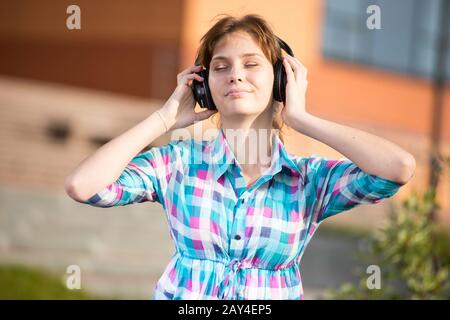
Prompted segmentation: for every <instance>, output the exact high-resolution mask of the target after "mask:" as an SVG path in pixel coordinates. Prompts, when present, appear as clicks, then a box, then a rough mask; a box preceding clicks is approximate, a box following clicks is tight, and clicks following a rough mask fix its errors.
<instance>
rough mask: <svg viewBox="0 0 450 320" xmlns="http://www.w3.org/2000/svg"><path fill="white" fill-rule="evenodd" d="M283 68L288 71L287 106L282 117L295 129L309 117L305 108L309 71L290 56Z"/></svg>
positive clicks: (286, 58) (282, 112)
mask: <svg viewBox="0 0 450 320" xmlns="http://www.w3.org/2000/svg"><path fill="white" fill-rule="evenodd" d="M283 66H284V68H285V70H286V75H287V83H286V104H285V106H284V107H283V110H282V111H281V116H282V117H283V121H284V122H285V123H286V124H287V125H288V126H289V127H295V126H294V124H295V123H298V121H300V120H301V119H302V118H303V117H306V116H308V113H307V112H306V107H305V102H306V88H307V86H308V80H307V79H306V77H307V75H308V70H307V69H306V67H305V66H304V65H303V64H302V63H301V62H300V61H299V60H298V59H297V58H295V57H292V56H290V55H287V56H285V58H284V59H283Z"/></svg>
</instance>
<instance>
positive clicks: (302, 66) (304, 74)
mask: <svg viewBox="0 0 450 320" xmlns="http://www.w3.org/2000/svg"><path fill="white" fill-rule="evenodd" d="M293 60H294V61H295V63H296V64H297V65H298V66H299V70H300V73H301V74H302V75H303V78H306V77H307V75H308V69H307V68H306V67H305V65H304V64H303V63H301V62H300V60H298V59H297V58H295V57H294V58H293Z"/></svg>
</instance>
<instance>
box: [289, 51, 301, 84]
mask: <svg viewBox="0 0 450 320" xmlns="http://www.w3.org/2000/svg"><path fill="white" fill-rule="evenodd" d="M287 60H288V62H289V64H290V65H291V67H292V70H294V77H295V79H296V80H298V79H299V78H300V75H301V74H302V71H301V65H300V64H299V63H298V62H297V61H296V58H294V57H292V56H290V55H288V56H287Z"/></svg>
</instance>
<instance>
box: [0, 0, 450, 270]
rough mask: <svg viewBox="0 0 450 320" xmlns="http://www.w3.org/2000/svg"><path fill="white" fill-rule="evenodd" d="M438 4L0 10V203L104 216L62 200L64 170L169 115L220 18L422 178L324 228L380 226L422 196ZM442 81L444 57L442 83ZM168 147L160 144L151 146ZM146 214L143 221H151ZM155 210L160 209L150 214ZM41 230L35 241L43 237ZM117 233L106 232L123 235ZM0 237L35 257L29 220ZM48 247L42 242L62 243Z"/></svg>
mask: <svg viewBox="0 0 450 320" xmlns="http://www.w3.org/2000/svg"><path fill="white" fill-rule="evenodd" d="M441 1H442V0H434V1H427V2H425V1H420V0H396V1H368V0H345V1H344V0H340V1H325V0H320V1H309V0H286V1H281V2H280V1H256V0H252V1H237V0H230V1H227V2H223V1H206V0H165V1H161V0H153V1H144V0H142V1H140V0H129V1H105V0H96V1H91V0H78V1H76V3H74V2H73V1H65V0H64V1H51V0H41V1H24V0H17V1H9V2H7V3H5V4H3V5H2V10H1V11H0V186H1V187H2V188H3V190H5V192H9V191H6V190H10V189H11V190H13V189H14V190H18V191H17V192H16V193H14V195H10V194H9V193H3V195H2V196H3V197H5V198H6V197H14V198H15V199H20V198H21V196H20V190H27V192H28V191H29V190H31V191H32V192H36V193H42V192H47V193H48V194H50V195H52V194H53V195H55V196H56V195H58V198H57V199H59V200H57V201H67V203H70V204H71V207H70V208H69V204H65V205H64V209H62V208H61V207H60V208H59V209H55V210H66V211H67V212H73V213H74V214H76V212H78V211H79V210H81V209H82V208H84V209H86V210H90V212H93V211H95V210H98V209H93V208H89V209H88V208H85V206H83V205H81V204H77V203H75V202H73V201H72V202H71V200H70V199H68V197H67V196H66V195H65V194H64V190H63V183H64V178H65V176H66V175H67V174H68V172H69V171H70V170H72V169H73V168H74V166H75V165H76V164H78V163H79V162H80V161H81V160H82V159H83V158H84V157H86V156H88V155H89V154H91V153H92V152H94V151H95V150H96V148H98V147H99V146H100V145H102V144H104V143H105V142H107V141H108V140H109V139H111V138H113V137H115V136H117V135H118V134H120V133H121V132H124V131H125V130H127V129H128V128H130V127H131V126H133V125H135V124H137V123H138V122H139V121H141V120H143V119H144V117H146V116H148V115H149V114H151V113H152V112H154V110H156V108H159V107H161V106H162V105H163V103H164V101H165V100H166V99H167V98H168V97H169V96H170V94H171V93H172V91H173V89H174V88H175V86H176V75H177V73H178V72H180V71H181V70H183V69H185V68H187V67H188V66H190V65H192V64H193V63H194V58H195V54H196V50H197V47H198V44H199V40H200V38H201V36H202V35H203V34H204V33H205V32H206V31H207V30H208V28H209V27H211V26H212V24H213V23H214V20H213V18H214V17H215V16H216V15H218V14H220V13H229V14H233V15H243V14H246V13H257V14H260V15H262V16H263V17H265V18H266V19H267V20H268V21H269V22H270V24H271V25H272V27H273V29H274V31H275V32H276V33H277V35H278V36H280V37H281V38H282V39H284V40H285V41H286V42H287V43H288V44H289V45H290V46H291V48H292V49H293V50H294V52H295V54H296V57H298V58H299V59H300V61H302V63H303V64H304V65H305V66H306V67H307V68H308V78H309V86H308V92H307V110H308V111H309V112H311V113H312V114H314V115H317V116H319V117H323V118H325V119H327V120H331V121H336V122H339V123H342V124H346V125H349V126H352V127H355V128H359V129H362V130H365V131H368V132H371V133H374V134H376V135H379V136H381V137H383V138H386V139H388V140H390V141H392V142H394V143H397V144H399V145H400V146H402V147H403V148H405V149H406V150H408V151H409V152H411V153H412V154H413V155H414V156H415V158H416V161H417V170H416V174H415V176H414V178H413V180H412V181H411V182H410V183H409V184H408V185H407V186H405V187H404V188H402V189H401V190H400V192H399V193H398V194H397V195H396V196H395V197H394V199H389V200H387V201H386V203H382V204H379V205H377V206H362V207H357V208H355V209H353V210H352V212H353V213H351V214H349V213H344V214H341V215H339V216H336V217H334V218H333V219H330V221H331V220H333V222H330V223H336V224H344V225H358V226H362V227H369V228H371V227H374V226H376V225H378V223H379V221H380V220H381V218H382V217H383V216H384V214H386V213H387V211H388V207H387V204H389V203H391V202H400V200H401V199H402V198H404V197H405V196H407V195H409V194H410V193H411V192H412V191H414V190H417V191H419V192H421V191H424V190H425V189H426V188H427V183H428V174H429V170H430V168H429V164H428V161H429V158H428V157H429V147H430V139H429V135H430V131H431V127H430V125H431V117H432V113H431V111H432V104H433V90H432V80H431V77H432V74H433V66H434V63H435V59H436V47H437V45H436V41H437V36H436V35H437V31H438V20H439V6H440V4H441ZM72 4H76V5H78V6H79V7H80V9H81V30H69V29H68V28H67V27H66V19H67V18H68V16H69V14H67V13H66V10H67V7H68V6H69V5H72ZM370 4H378V5H379V6H380V8H381V26H382V29H381V30H369V29H368V28H367V27H366V19H367V17H368V16H369V14H368V13H367V12H366V9H367V7H368V6H369V5H370ZM449 71H450V54H448V55H447V70H446V72H447V79H448V75H449V74H450V72H449ZM449 94H450V91H449V90H448V88H447V89H446V92H445V99H444V108H443V110H444V113H443V117H442V119H441V121H442V124H443V125H442V132H441V139H442V144H441V150H442V152H443V154H446V155H450V125H449V124H450V102H449V101H450V100H449ZM207 122H208V123H207V125H208V126H213V124H212V122H211V121H207ZM285 137H286V138H285V140H286V144H287V147H288V150H289V151H290V152H291V153H294V154H298V155H309V154H322V155H325V156H329V157H338V156H340V155H339V154H338V153H337V152H336V151H334V150H332V149H331V148H329V147H327V146H325V145H323V144H322V143H320V142H318V141H315V140H313V139H310V138H308V137H305V136H302V135H300V134H298V133H296V132H294V131H293V130H287V131H286V135H285ZM168 138H169V137H168V135H166V136H164V137H161V138H160V139H158V140H157V141H155V142H154V143H153V145H160V144H162V143H165V142H167V141H168ZM449 181H450V175H449V173H448V171H446V172H444V175H443V176H442V178H441V183H440V185H439V189H438V200H439V202H440V204H441V209H440V210H439V214H438V217H439V219H440V221H441V223H442V224H443V225H446V226H447V227H448V226H450V183H449ZM31 198H32V197H30V196H26V199H27V200H30V199H31ZM55 199H56V198H55ZM62 199H64V200H62ZM27 200H24V201H27ZM49 201H51V200H49ZM55 201H56V200H55ZM8 203H10V204H9V207H8V206H6V204H3V208H2V211H4V212H5V211H8V213H7V214H8V217H12V216H14V215H15V214H17V213H16V212H14V211H13V209H11V208H13V206H14V204H11V203H12V202H8ZM143 206H144V205H140V206H139V209H140V210H142V211H146V210H148V208H147V207H143ZM116 209H118V210H123V211H125V210H138V208H137V206H136V207H135V208H114V209H111V210H116ZM23 210H27V209H23ZM152 210H160V208H156V207H155V206H152ZM116 211H117V210H116ZM2 214H5V213H2ZM52 214H53V215H54V214H55V212H54V211H53V212H47V211H45V210H44V209H43V210H42V211H41V213H39V214H36V216H38V217H41V218H35V220H33V219H31V220H33V221H35V222H36V221H38V222H39V221H42V219H44V221H47V220H46V219H50V220H51V219H52V218H51V216H52ZM103 214H104V213H103ZM31 215H33V214H31ZM123 215H124V216H125V213H123ZM151 216H152V218H151V219H153V218H154V217H155V216H158V219H160V223H161V224H160V225H161V227H162V228H165V227H166V226H164V223H165V220H164V216H163V215H162V213H161V212H159V213H158V214H155V215H154V213H152V214H151ZM42 217H46V218H42ZM84 217H86V216H84ZM130 217H131V219H132V217H133V216H128V217H127V218H124V219H130ZM11 219H12V218H11ZM39 219H41V220H39ZM117 219H119V218H117ZM98 221H102V220H100V219H99V220H98ZM116 221H119V220H116ZM151 221H153V220H151ZM38 222H36V223H38ZM129 222H130V221H129ZM99 223H100V222H99ZM104 223H105V224H107V223H108V221H105V222H104ZM139 223H142V222H139ZM43 225H44V223H43V224H42V228H43V229H42V230H41V231H40V232H42V233H46V231H45V230H46V229H45V227H44V226H43ZM119 225H120V223H117V224H115V225H114V226H110V230H117V232H118V233H119V232H120V226H119ZM3 226H4V227H3V228H2V229H0V249H1V248H3V249H4V250H5V252H7V250H8V248H10V247H12V246H14V245H15V244H17V243H22V244H24V246H25V245H29V246H32V243H34V242H33V241H36V238H35V237H34V236H33V230H34V229H33V228H32V227H30V226H27V222H26V221H22V222H21V223H20V224H14V223H12V222H11V223H10V224H9V225H8V228H10V229H8V230H6V227H5V226H6V224H4V225H3ZM60 227H61V228H62V227H63V224H61V225H60ZM0 228H1V227H0ZM81 228H82V226H80V229H79V230H81ZM114 228H116V229H114ZM16 229H17V230H19V231H17V232H16V231H11V230H16ZM24 230H25V231H24ZM84 230H86V229H84ZM164 230H166V229H164ZM14 232H15V233H14ZM83 232H84V231H83ZM143 232H144V231H143ZM24 234H25V235H26V236H23V235H24ZM76 234H77V233H74V237H76ZM80 234H82V232H81V231H80ZM135 235H136V234H135ZM90 236H92V237H94V235H93V234H91V235H90ZM166 236H167V235H166ZM27 237H28V238H27ZM36 237H39V235H37V234H36ZM47 237H48V239H47V240H46V241H47V242H45V243H51V242H52V241H55V239H56V238H55V237H56V236H55V237H53V238H52V237H51V236H48V235H47ZM27 239H28V240H27ZM21 241H22V242H21ZM27 241H28V242H27ZM105 241H106V240H105ZM136 241H138V240H136ZM164 241H166V242H168V241H169V239H168V237H167V238H166V239H165V240H164ZM73 245H74V246H75V247H76V245H75V244H73ZM103 245H104V246H107V245H106V244H103ZM42 246H43V247H45V244H42ZM88 247H89V248H91V249H92V248H93V249H92V250H93V251H92V252H97V251H95V250H97V249H98V248H99V247H101V245H100V246H99V245H97V244H96V242H95V241H94V242H93V244H92V243H91V244H89V245H88ZM136 254H139V252H138V253H136ZM167 258H168V253H163V254H162V255H161V259H162V260H163V261H162V262H161V265H164V263H165V261H164V259H167ZM146 261H147V260H146ZM159 271H160V270H158V272H159ZM158 272H157V273H156V274H155V275H154V277H155V278H154V279H156V278H157V274H158Z"/></svg>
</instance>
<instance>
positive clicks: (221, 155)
mask: <svg viewBox="0 0 450 320" xmlns="http://www.w3.org/2000/svg"><path fill="white" fill-rule="evenodd" d="M271 142H272V150H273V156H272V159H271V166H270V173H271V174H272V175H275V174H276V173H277V172H279V171H281V168H282V167H286V168H288V169H290V170H293V171H295V172H297V173H299V174H300V175H302V173H301V172H300V170H299V168H298V166H297V165H296V164H295V163H294V161H293V160H292V159H291V158H290V157H289V154H288V153H287V150H286V148H285V147H284V144H283V142H282V141H281V140H280V138H279V136H278V134H277V133H274V134H272V141H271ZM205 151H206V154H207V157H206V159H207V162H209V165H211V167H212V172H213V177H214V180H215V181H217V180H218V179H219V178H220V177H221V176H222V175H223V174H224V173H225V172H226V171H227V170H228V168H229V166H230V165H232V164H235V165H236V166H237V167H239V169H242V167H241V166H240V164H239V163H238V162H237V160H236V157H235V155H234V153H233V151H232V150H231V148H230V145H229V144H228V141H227V139H226V136H225V132H224V129H223V128H220V129H219V131H218V133H217V135H216V137H215V138H214V139H213V140H211V141H209V142H208V144H207V146H206V150H205Z"/></svg>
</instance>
